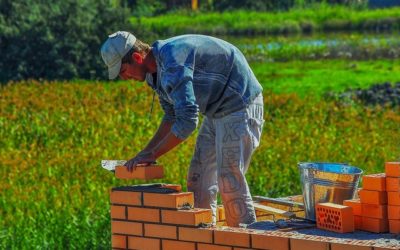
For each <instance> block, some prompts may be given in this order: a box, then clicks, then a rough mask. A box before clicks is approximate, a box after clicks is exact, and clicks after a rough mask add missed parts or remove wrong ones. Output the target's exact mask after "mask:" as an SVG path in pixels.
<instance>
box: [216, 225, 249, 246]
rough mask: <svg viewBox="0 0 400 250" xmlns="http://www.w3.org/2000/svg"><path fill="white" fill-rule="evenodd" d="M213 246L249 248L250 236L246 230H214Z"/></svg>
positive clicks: (223, 228) (224, 228) (225, 228)
mask: <svg viewBox="0 0 400 250" xmlns="http://www.w3.org/2000/svg"><path fill="white" fill-rule="evenodd" d="M214 244H220V245H229V246H237V247H250V234H249V232H248V231H247V230H243V229H240V228H232V227H221V228H216V229H215V230H214Z"/></svg>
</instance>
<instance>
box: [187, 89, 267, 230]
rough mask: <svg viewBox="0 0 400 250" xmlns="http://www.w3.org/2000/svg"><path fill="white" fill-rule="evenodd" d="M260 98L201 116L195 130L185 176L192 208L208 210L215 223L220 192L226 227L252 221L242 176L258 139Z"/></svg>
mask: <svg viewBox="0 0 400 250" xmlns="http://www.w3.org/2000/svg"><path fill="white" fill-rule="evenodd" d="M263 123H264V119H263V97H262V94H260V95H259V96H257V98H255V99H254V101H253V102H252V103H251V104H249V105H248V107H247V108H245V109H242V110H239V111H237V112H234V113H231V114H229V115H226V116H224V117H222V118H218V119H213V118H209V117H205V118H204V120H203V123H202V125H201V127H200V130H199V135H198V137H197V141H196V148H195V152H194V155H193V158H192V161H191V164H190V169H189V173H188V177H187V186H188V191H190V192H193V193H194V199H195V207H199V208H209V209H212V211H213V222H214V223H215V222H216V208H217V192H218V191H219V192H220V195H221V198H222V202H223V205H224V207H225V216H226V221H227V224H228V226H236V227H237V226H238V225H239V224H240V223H243V224H251V223H253V222H255V221H256V215H255V211H254V206H253V201H252V198H251V194H250V190H249V187H248V185H247V181H246V178H245V173H246V171H247V169H248V167H249V164H250V159H251V156H252V154H253V152H254V150H255V149H256V148H257V147H258V145H259V143H260V138H261V132H262V126H263Z"/></svg>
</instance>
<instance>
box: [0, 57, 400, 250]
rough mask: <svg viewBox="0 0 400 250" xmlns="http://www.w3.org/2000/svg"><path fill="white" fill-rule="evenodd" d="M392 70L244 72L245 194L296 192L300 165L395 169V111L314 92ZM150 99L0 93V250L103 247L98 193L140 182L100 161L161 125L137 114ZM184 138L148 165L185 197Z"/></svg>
mask: <svg viewBox="0 0 400 250" xmlns="http://www.w3.org/2000/svg"><path fill="white" fill-rule="evenodd" d="M398 65H399V63H398V62H397V61H374V62H373V61H370V62H369V61H367V62H361V61H360V62H342V61H336V60H326V61H320V62H312V61H310V62H307V61H304V62H287V63H267V64H254V65H252V67H253V69H254V71H255V73H256V75H257V77H258V78H259V79H260V82H261V83H262V84H263V86H264V88H265V91H264V93H263V94H264V97H265V120H266V123H265V126H264V130H263V136H262V142H261V146H260V147H259V149H258V150H257V151H256V153H255V155H254V157H253V160H252V163H251V167H250V169H249V172H248V174H247V179H248V182H249V185H250V187H251V190H252V194H253V195H266V196H270V197H278V196H285V195H292V194H299V193H300V192H301V187H300V182H299V174H298V171H297V163H298V162H301V161H330V162H332V161H337V162H348V163H350V164H353V165H355V166H358V167H361V168H362V169H364V171H365V173H373V172H382V171H383V164H384V162H385V161H389V160H396V159H399V147H400V133H398V132H399V128H398V124H399V123H400V110H399V109H395V110H391V109H383V108H364V107H361V106H357V105H353V106H343V105H340V104H338V103H336V102H335V101H333V100H324V98H321V97H323V93H324V92H325V91H326V90H334V91H340V90H343V89H345V88H347V87H354V86H362V87H366V86H368V85H369V84H372V83H376V82H382V81H393V82H394V81H396V79H397V81H398V80H399V79H400V76H399V73H398V72H400V70H399V66H398ZM296 93H298V95H297V94H296ZM151 96H152V93H151V92H150V89H149V88H147V87H145V86H143V84H139V83H129V82H115V83H110V82H107V83H103V82H82V81H76V82H53V83H47V82H26V83H16V84H12V83H11V84H9V85H6V86H2V87H0V138H1V140H0V177H1V181H0V192H1V194H2V195H1V196H0V248H1V249H43V248H44V249H54V248H73V249H93V248H96V249H110V221H109V191H110V188H111V187H114V186H120V185H126V184H136V183H140V182H138V181H122V180H116V179H115V178H114V177H113V176H112V174H111V173H109V172H107V171H106V170H103V169H102V168H101V167H100V160H102V159H127V158H129V157H131V156H134V155H135V153H136V152H138V151H139V150H140V149H141V148H142V147H143V146H144V144H145V143H146V142H147V140H148V139H149V138H150V137H151V135H152V133H153V132H154V131H155V130H156V128H157V125H158V123H159V121H160V119H161V116H162V112H161V110H160V107H159V105H158V104H156V105H155V110H154V111H153V113H152V114H151V115H149V111H150V106H151ZM195 137H196V136H195V134H194V135H192V136H191V137H190V138H189V139H188V141H186V142H185V143H184V144H183V145H180V146H179V147H178V148H176V149H174V151H173V152H171V153H170V154H169V155H166V156H163V157H162V158H160V159H159V162H160V163H161V164H163V165H165V172H166V175H165V179H163V180H162V181H163V182H168V183H180V184H182V185H183V186H184V187H185V184H186V181H185V178H186V172H187V168H188V165H189V162H190V158H191V154H192V151H193V147H194V143H195ZM171 156H173V157H171Z"/></svg>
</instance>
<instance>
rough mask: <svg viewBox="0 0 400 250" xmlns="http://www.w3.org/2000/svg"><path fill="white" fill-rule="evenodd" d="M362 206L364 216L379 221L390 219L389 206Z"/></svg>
mask: <svg viewBox="0 0 400 250" xmlns="http://www.w3.org/2000/svg"><path fill="white" fill-rule="evenodd" d="M361 206H362V216H365V217H370V218H377V219H387V218H388V208H387V205H376V204H362V205H361Z"/></svg>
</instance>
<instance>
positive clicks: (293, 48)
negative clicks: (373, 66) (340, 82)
mask: <svg viewBox="0 0 400 250" xmlns="http://www.w3.org/2000/svg"><path fill="white" fill-rule="evenodd" d="M223 38H224V39H226V40H227V41H229V42H231V43H233V44H235V45H236V46H237V47H238V48H239V49H240V50H241V51H242V52H243V53H244V54H245V55H246V56H247V58H248V60H250V61H261V62H265V61H268V60H274V61H289V60H316V59H346V60H376V59H385V58H386V59H399V58H400V36H399V35H397V34H395V33H385V34H375V33H368V34H359V33H351V34H347V33H341V34H329V35H327V34H314V35H312V36H304V35H302V36H300V35H298V36H257V37H251V38H249V37H246V38H243V37H235V36H226V37H223Z"/></svg>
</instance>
